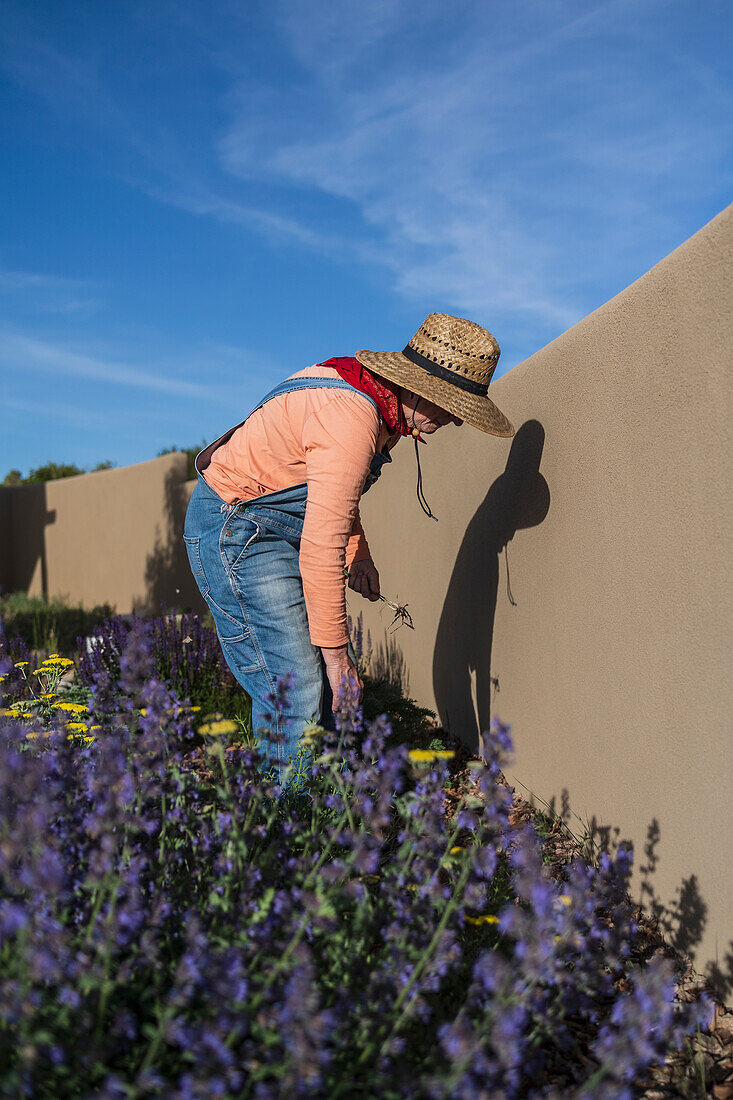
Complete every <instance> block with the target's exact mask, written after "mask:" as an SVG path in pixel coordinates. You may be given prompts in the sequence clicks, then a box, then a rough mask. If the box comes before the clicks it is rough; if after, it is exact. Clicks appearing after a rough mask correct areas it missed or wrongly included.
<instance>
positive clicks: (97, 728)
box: [89, 726, 102, 731]
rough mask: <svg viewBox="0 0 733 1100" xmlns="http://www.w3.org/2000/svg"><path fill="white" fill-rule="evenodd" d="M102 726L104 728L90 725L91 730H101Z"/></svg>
mask: <svg viewBox="0 0 733 1100" xmlns="http://www.w3.org/2000/svg"><path fill="white" fill-rule="evenodd" d="M101 728H102V727H101V726H90V727H89V729H90V731H91V730H101Z"/></svg>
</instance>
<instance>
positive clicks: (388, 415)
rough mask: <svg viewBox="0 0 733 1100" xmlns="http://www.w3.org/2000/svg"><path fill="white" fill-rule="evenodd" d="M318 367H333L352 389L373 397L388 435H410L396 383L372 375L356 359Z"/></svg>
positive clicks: (333, 361)
mask: <svg viewBox="0 0 733 1100" xmlns="http://www.w3.org/2000/svg"><path fill="white" fill-rule="evenodd" d="M319 365H320V366H323V367H334V368H335V369H336V370H337V371H338V373H339V375H340V376H341V378H343V379H345V381H347V382H348V383H349V384H350V385H352V386H353V387H354V389H356V390H361V392H362V393H366V394H368V395H369V396H370V397H373V398H374V400H375V401H376V403H377V405H378V406H379V411H380V412H381V414H382V416H383V417H384V420H385V423H386V425H387V427H388V429H389V433H390V435H395V433H397V432H399V434H400V435H410V429H409V428H408V427H407V422H406V421H405V413H404V409H403V408H402V402H401V401H400V399H399V392H400V387H399V386H398V385H397V383H396V382H390V381H389V380H388V379H387V378H382V377H381V375H379V374H373V373H372V372H371V371H370V370H368V369H367V367H365V366H364V365H363V363H360V362H359V360H358V359H326V361H325V362H324V363H321V364H319Z"/></svg>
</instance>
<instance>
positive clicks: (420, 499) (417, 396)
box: [411, 393, 438, 523]
mask: <svg viewBox="0 0 733 1100" xmlns="http://www.w3.org/2000/svg"><path fill="white" fill-rule="evenodd" d="M419 404H420V394H419V393H418V394H415V407H414V408H413V410H412V413H411V415H412V433H413V434H412V441H413V443H414V444H415V458H416V459H417V499H418V503H419V504H420V507H421V508H422V510H423V512H424V513H425V515H426V516H429V518H430V519H434V520H435V522H436V523H437V522H438V517H437V516H434V515H433V513H432V512H431V510H430V505H429V504H428V502H427V500H426V499H425V494H424V493H423V489H422V470H421V469H420V448H419V447H418V445H417V435H416V434H415V433H416V432H418V431H419V429H418V427H417V425H416V424H415V413H416V412H417V406H418V405H419Z"/></svg>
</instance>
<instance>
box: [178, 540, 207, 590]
mask: <svg viewBox="0 0 733 1100" xmlns="http://www.w3.org/2000/svg"><path fill="white" fill-rule="evenodd" d="M183 541H184V542H185V544H186V553H187V554H188V564H189V565H190V566H191V572H192V573H193V575H194V579H195V581H196V584H197V585H198V588H199V592H200V593H201V595H202V596H203V597H204V599H206V594H207V592H208V591H209V582H208V581H207V580H206V574H205V573H204V567H203V564H202V562H201V538H200V536H199V535H184V536H183Z"/></svg>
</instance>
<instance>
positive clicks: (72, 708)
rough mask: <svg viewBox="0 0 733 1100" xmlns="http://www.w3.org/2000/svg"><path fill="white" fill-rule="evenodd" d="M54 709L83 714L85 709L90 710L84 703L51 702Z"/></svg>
mask: <svg viewBox="0 0 733 1100" xmlns="http://www.w3.org/2000/svg"><path fill="white" fill-rule="evenodd" d="M51 708H52V709H53V710H66V711H68V712H69V714H83V713H84V711H86V710H89V707H85V706H84V704H83V703H51Z"/></svg>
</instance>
